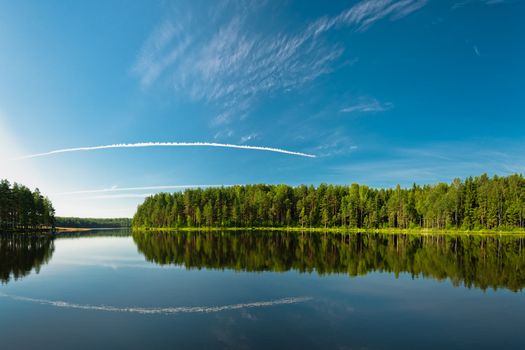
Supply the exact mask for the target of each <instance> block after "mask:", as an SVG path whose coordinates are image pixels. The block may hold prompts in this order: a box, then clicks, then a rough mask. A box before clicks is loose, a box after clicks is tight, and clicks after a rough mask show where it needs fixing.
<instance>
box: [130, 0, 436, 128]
mask: <svg viewBox="0 0 525 350" xmlns="http://www.w3.org/2000/svg"><path fill="white" fill-rule="evenodd" d="M426 3H427V1H426V0H399V1H395V0H363V1H360V2H359V3H357V4H355V5H354V6H352V7H350V8H348V9H346V10H344V11H342V12H341V13H339V14H338V15H335V16H325V17H321V18H318V19H317V20H314V21H312V22H310V23H307V24H306V25H305V26H303V27H302V28H299V29H298V30H296V31H295V32H292V33H284V32H279V31H275V30H273V28H272V29H271V30H270V29H265V30H253V26H252V23H253V22H255V20H256V19H257V18H258V17H259V16H260V10H261V9H260V5H257V7H256V8H253V6H246V4H244V3H243V4H242V5H241V4H239V3H236V2H234V3H226V4H225V3H221V5H220V6H218V9H217V11H215V15H214V16H213V17H212V18H210V19H208V18H207V19H206V21H207V22H206V25H202V21H199V19H198V18H196V17H198V16H195V14H191V15H186V16H183V17H181V18H179V17H180V16H177V18H169V19H167V20H166V21H164V22H163V23H162V24H161V25H160V26H159V27H158V28H157V29H155V30H154V31H153V33H152V34H151V36H150V37H149V38H148V40H147V41H146V42H145V44H144V45H143V47H142V49H141V51H140V53H139V56H138V59H137V62H136V63H135V65H134V67H133V71H134V73H135V74H136V75H137V76H138V78H139V79H140V81H141V83H142V85H143V86H145V87H147V86H149V85H151V84H153V83H154V82H155V81H157V80H159V79H161V78H165V79H166V80H167V81H168V83H169V84H170V85H172V86H173V87H174V88H175V90H176V91H177V92H178V93H180V95H184V96H187V97H189V98H190V99H192V100H196V101H204V102H206V103H207V104H209V105H211V106H212V107H214V108H215V110H216V111H217V114H216V116H215V118H214V120H213V123H214V124H215V125H220V124H227V123H230V122H231V121H233V120H239V119H242V118H244V117H245V116H246V115H247V114H248V113H249V111H250V109H251V108H252V107H253V105H254V104H256V102H257V100H258V97H259V96H261V95H262V94H264V93H271V92H275V91H290V90H293V89H296V88H299V87H302V86H304V85H305V84H307V83H309V82H311V81H313V80H315V79H317V78H318V77H320V76H322V75H325V74H327V73H330V72H332V71H333V70H335V69H336V68H337V66H336V62H338V61H339V60H340V59H341V57H342V56H343V53H344V51H345V49H344V47H343V46H342V45H341V44H340V43H334V42H330V41H328V40H326V38H324V35H325V34H326V33H327V32H329V31H331V30H334V29H340V28H350V29H351V30H352V31H355V32H360V31H365V30H366V29H368V28H370V27H371V26H372V25H373V24H375V23H376V22H378V21H380V20H382V19H390V20H398V19H400V18H402V17H405V16H407V15H409V14H410V13H412V12H414V11H416V10H418V9H420V8H421V7H423V6H424V5H425V4H426ZM232 14H233V15H232Z"/></svg>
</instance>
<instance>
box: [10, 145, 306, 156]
mask: <svg viewBox="0 0 525 350" xmlns="http://www.w3.org/2000/svg"><path fill="white" fill-rule="evenodd" d="M141 147H221V148H237V149H248V150H255V151H267V152H276V153H284V154H290V155H294V156H301V157H309V158H315V157H316V156H315V155H313V154H308V153H302V152H293V151H288V150H285V149H281V148H272V147H261V146H247V145H233V144H229V143H216V142H138V143H117V144H113V145H103V146H90V147H76V148H63V149H57V150H54V151H50V152H44V153H35V154H30V155H27V156H22V157H20V158H17V159H18V160H20V159H29V158H38V157H46V156H50V155H53V154H58V153H68V152H81V151H95V150H99V149H110V148H141Z"/></svg>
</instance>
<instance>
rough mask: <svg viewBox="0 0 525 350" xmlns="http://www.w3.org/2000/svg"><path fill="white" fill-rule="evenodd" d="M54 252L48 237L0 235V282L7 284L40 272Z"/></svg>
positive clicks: (52, 244)
mask: <svg viewBox="0 0 525 350" xmlns="http://www.w3.org/2000/svg"><path fill="white" fill-rule="evenodd" d="M54 250H55V245H54V243H53V238H52V237H50V236H31V235H22V234H0V281H1V282H2V283H8V282H9V281H11V280H13V279H14V280H17V279H19V278H22V277H24V276H27V275H28V274H30V273H31V271H33V270H34V271H35V272H36V273H38V272H40V268H41V266H42V265H45V264H47V263H48V262H49V261H50V260H51V256H52V255H53V252H54Z"/></svg>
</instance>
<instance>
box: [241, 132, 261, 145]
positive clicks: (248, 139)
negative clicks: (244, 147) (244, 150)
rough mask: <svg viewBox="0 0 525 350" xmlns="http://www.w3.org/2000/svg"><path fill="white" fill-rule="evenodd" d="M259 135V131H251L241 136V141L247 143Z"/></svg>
mask: <svg viewBox="0 0 525 350" xmlns="http://www.w3.org/2000/svg"><path fill="white" fill-rule="evenodd" d="M258 136H259V135H258V134H257V133H251V134H249V135H245V136H243V137H241V143H246V142H248V141H251V140H255V139H256V138H257V137H258Z"/></svg>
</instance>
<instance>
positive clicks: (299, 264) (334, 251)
mask: <svg viewBox="0 0 525 350" xmlns="http://www.w3.org/2000/svg"><path fill="white" fill-rule="evenodd" d="M133 239H134V241H135V243H136V244H137V247H138V249H139V251H140V252H141V253H143V254H144V256H145V257H146V259H147V260H149V261H152V262H155V263H157V264H161V265H167V264H177V265H179V264H180V265H184V266H186V267H187V268H211V269H233V270H238V271H288V270H296V271H300V272H313V271H315V272H317V273H319V274H321V275H323V274H331V273H345V274H348V275H350V276H357V275H364V274H367V273H369V272H372V271H384V272H391V273H394V274H396V276H397V275H398V274H399V273H405V272H406V273H409V274H411V275H412V276H414V277H417V276H423V277H429V278H433V279H437V280H443V279H449V280H451V281H452V283H453V284H454V285H455V286H459V285H464V286H467V287H469V288H470V287H476V288H481V289H483V290H485V289H487V288H507V289H510V290H513V291H518V290H521V289H522V288H523V287H524V286H525V252H524V251H523V249H524V245H525V238H523V237H521V238H519V237H511V236H500V237H498V236H480V235H476V236H445V235H435V236H432V235H393V234H390V235H383V234H346V235H345V234H319V233H282V232H273V233H271V232H258V231H255V232H254V231H249V232H177V233H165V232H164V233H161V232H151V231H149V232H134V233H133Z"/></svg>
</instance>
